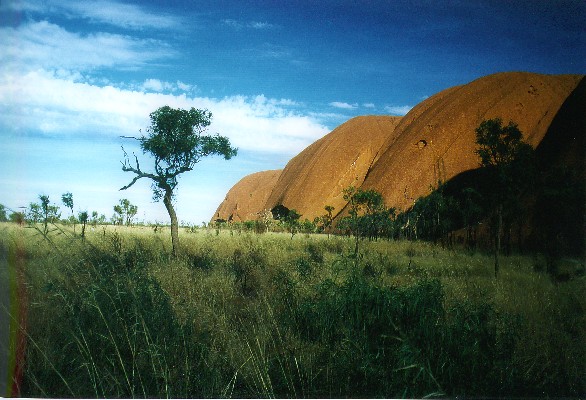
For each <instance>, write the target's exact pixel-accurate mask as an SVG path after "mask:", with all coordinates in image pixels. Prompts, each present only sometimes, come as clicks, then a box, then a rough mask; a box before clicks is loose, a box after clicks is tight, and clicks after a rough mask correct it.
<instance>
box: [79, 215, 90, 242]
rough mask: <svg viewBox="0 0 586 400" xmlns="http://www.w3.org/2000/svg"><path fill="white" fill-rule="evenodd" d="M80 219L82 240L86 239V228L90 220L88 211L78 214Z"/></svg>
mask: <svg viewBox="0 0 586 400" xmlns="http://www.w3.org/2000/svg"><path fill="white" fill-rule="evenodd" d="M78 218H79V222H81V224H82V225H81V237H82V239H85V226H86V224H87V222H88V219H89V215H88V213H87V211H81V212H80V213H79V214H78Z"/></svg>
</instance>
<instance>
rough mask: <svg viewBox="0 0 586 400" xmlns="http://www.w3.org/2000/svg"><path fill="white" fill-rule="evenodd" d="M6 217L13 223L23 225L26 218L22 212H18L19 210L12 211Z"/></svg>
mask: <svg viewBox="0 0 586 400" xmlns="http://www.w3.org/2000/svg"><path fill="white" fill-rule="evenodd" d="M8 218H9V219H10V221H11V222H14V223H15V224H18V225H21V226H22V225H23V224H24V221H25V220H26V216H25V215H24V213H22V212H20V211H14V212H12V213H11V214H10V215H9V216H8Z"/></svg>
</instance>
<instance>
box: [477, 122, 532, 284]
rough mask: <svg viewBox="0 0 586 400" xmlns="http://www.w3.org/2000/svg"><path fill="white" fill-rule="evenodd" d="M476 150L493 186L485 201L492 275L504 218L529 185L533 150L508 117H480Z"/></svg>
mask: <svg viewBox="0 0 586 400" xmlns="http://www.w3.org/2000/svg"><path fill="white" fill-rule="evenodd" d="M476 144H477V145H478V148H477V149H476V151H475V152H476V154H478V156H479V157H480V167H481V168H483V169H485V170H486V174H487V176H488V177H489V179H490V184H491V186H492V188H493V190H492V191H491V193H490V194H489V196H488V201H489V203H490V206H491V210H492V213H493V218H492V221H493V223H492V225H493V243H494V275H495V277H496V276H498V271H499V253H500V251H501V238H502V235H503V224H504V223H505V222H506V221H505V218H507V217H508V218H512V217H513V216H514V210H515V209H518V205H519V201H520V196H521V194H522V193H523V191H524V190H525V189H526V188H527V187H528V186H529V185H530V183H531V181H532V178H533V176H532V175H533V172H534V161H533V160H534V150H533V148H532V147H531V145H529V144H527V143H525V142H523V134H522V133H521V131H520V130H519V128H518V126H517V124H515V123H513V122H512V121H511V122H509V124H508V125H507V126H503V124H502V121H501V119H500V118H495V119H490V120H486V121H483V122H482V123H481V124H480V126H479V127H478V128H477V129H476Z"/></svg>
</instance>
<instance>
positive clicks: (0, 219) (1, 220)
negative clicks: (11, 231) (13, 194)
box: [0, 204, 8, 222]
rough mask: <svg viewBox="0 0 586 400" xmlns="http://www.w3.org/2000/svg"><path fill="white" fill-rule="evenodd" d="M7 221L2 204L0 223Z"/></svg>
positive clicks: (0, 205) (0, 207)
mask: <svg viewBox="0 0 586 400" xmlns="http://www.w3.org/2000/svg"><path fill="white" fill-rule="evenodd" d="M6 221H8V217H7V216H6V207H4V204H0V222H6Z"/></svg>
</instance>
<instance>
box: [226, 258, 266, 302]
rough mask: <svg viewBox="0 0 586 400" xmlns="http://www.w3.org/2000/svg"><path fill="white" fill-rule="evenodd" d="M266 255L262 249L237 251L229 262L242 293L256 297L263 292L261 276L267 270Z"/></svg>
mask: <svg viewBox="0 0 586 400" xmlns="http://www.w3.org/2000/svg"><path fill="white" fill-rule="evenodd" d="M265 263H266V253H265V252H264V250H263V249H262V248H260V247H256V246H252V247H249V248H248V249H246V250H241V249H236V250H234V254H233V255H232V257H231V259H230V261H229V269H230V271H231V272H232V273H233V274H234V277H235V280H236V284H237V286H238V288H239V290H240V293H241V294H243V295H244V296H253V297H254V296H256V295H258V293H259V291H260V290H261V285H262V283H261V274H262V271H263V270H264V269H265V265H266V264H265Z"/></svg>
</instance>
